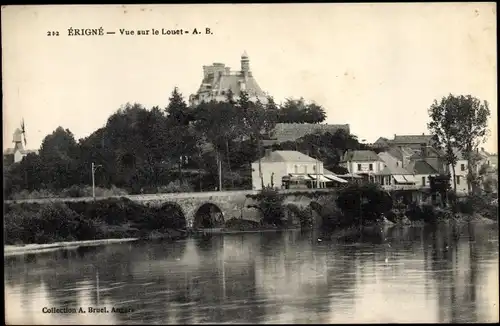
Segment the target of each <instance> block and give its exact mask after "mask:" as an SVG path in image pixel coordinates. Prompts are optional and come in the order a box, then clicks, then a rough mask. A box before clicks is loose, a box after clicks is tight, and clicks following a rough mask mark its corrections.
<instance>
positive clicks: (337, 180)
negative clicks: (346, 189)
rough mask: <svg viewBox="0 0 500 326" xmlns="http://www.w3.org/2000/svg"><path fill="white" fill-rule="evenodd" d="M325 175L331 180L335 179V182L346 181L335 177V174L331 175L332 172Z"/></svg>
mask: <svg viewBox="0 0 500 326" xmlns="http://www.w3.org/2000/svg"><path fill="white" fill-rule="evenodd" d="M325 177H326V178H327V179H330V180H332V181H336V182H340V183H347V180H344V179H342V178H339V177H337V176H336V175H333V174H325Z"/></svg>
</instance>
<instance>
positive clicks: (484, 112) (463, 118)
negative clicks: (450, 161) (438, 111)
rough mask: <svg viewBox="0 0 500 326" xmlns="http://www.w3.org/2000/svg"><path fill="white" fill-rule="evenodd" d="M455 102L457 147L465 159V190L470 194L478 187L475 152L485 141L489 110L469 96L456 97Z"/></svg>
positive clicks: (477, 158)
mask: <svg viewBox="0 0 500 326" xmlns="http://www.w3.org/2000/svg"><path fill="white" fill-rule="evenodd" d="M455 101H456V102H457V105H458V107H459V114H457V122H456V123H457V125H458V126H460V128H458V129H457V131H458V137H457V145H458V148H459V149H460V150H461V151H462V153H463V155H464V157H465V158H466V159H467V167H468V169H467V188H468V191H469V193H471V192H474V191H476V190H477V189H478V186H479V178H478V168H477V163H478V161H479V157H478V156H479V155H478V153H477V152H478V149H479V145H480V144H481V143H484V142H485V141H486V137H487V134H488V128H487V125H488V118H489V116H490V108H489V106H488V102H486V101H484V102H481V100H479V99H477V98H475V97H473V96H471V95H467V96H463V95H460V96H457V97H456V98H455Z"/></svg>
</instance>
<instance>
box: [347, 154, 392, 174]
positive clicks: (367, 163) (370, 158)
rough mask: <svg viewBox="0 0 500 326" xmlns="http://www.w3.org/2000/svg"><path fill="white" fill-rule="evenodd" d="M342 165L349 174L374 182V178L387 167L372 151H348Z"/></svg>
mask: <svg viewBox="0 0 500 326" xmlns="http://www.w3.org/2000/svg"><path fill="white" fill-rule="evenodd" d="M340 165H341V166H343V167H345V168H346V169H347V171H349V173H351V174H357V175H361V176H364V177H365V178H367V179H368V180H373V176H374V175H375V174H377V173H379V172H380V171H382V170H383V169H384V167H385V164H384V162H383V161H382V160H381V159H380V157H379V156H378V155H377V154H376V153H375V152H373V151H370V150H355V151H351V150H348V151H346V152H345V153H344V157H343V158H342V160H341V162H340Z"/></svg>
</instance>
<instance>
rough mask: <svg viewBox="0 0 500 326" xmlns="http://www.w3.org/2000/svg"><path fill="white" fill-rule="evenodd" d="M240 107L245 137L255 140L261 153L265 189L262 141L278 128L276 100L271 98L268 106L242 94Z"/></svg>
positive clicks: (260, 172)
mask: <svg viewBox="0 0 500 326" xmlns="http://www.w3.org/2000/svg"><path fill="white" fill-rule="evenodd" d="M238 106H239V108H240V110H241V112H242V116H243V119H242V120H243V130H244V133H245V135H247V136H248V137H249V138H251V139H253V140H254V141H255V142H256V143H257V151H258V153H259V155H258V157H259V158H258V160H259V178H260V181H261V186H262V188H264V179H263V176H262V163H261V160H262V140H263V138H264V137H265V136H267V135H269V133H270V132H271V131H272V130H273V129H274V127H275V126H276V122H277V118H278V110H277V108H276V105H275V104H274V100H273V99H272V98H270V100H269V101H268V104H267V106H264V105H263V104H262V102H261V101H260V100H259V99H257V101H256V102H255V103H253V102H250V101H249V98H248V94H247V93H246V92H242V93H241V95H240V98H239V100H238Z"/></svg>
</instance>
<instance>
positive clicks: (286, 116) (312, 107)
mask: <svg viewBox="0 0 500 326" xmlns="http://www.w3.org/2000/svg"><path fill="white" fill-rule="evenodd" d="M325 119H326V113H325V110H324V109H323V108H322V107H321V106H319V105H317V104H315V103H310V104H306V102H305V100H304V98H302V97H301V98H300V99H298V100H294V99H286V101H285V103H283V104H282V105H281V107H280V109H279V116H278V121H277V122H280V123H320V122H323V121H324V120H325Z"/></svg>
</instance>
